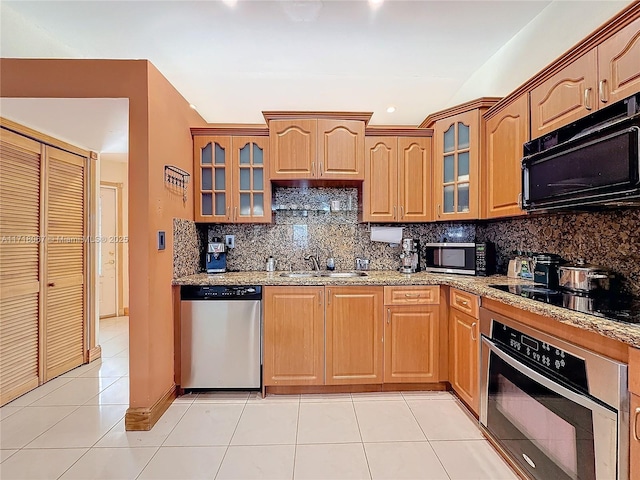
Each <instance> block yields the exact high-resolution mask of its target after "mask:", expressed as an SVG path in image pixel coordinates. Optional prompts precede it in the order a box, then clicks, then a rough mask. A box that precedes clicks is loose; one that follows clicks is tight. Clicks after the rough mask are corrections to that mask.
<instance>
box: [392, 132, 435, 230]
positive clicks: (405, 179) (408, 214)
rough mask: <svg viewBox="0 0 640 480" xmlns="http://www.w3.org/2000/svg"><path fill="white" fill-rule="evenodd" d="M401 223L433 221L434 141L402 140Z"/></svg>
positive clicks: (399, 215)
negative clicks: (432, 147)
mask: <svg viewBox="0 0 640 480" xmlns="http://www.w3.org/2000/svg"><path fill="white" fill-rule="evenodd" d="M398 164H399V165H398V166H399V168H398V176H399V183H400V188H399V192H400V198H399V205H398V217H397V218H398V220H399V221H401V222H428V221H430V220H431V211H432V207H431V139H430V138H406V137H399V138H398Z"/></svg>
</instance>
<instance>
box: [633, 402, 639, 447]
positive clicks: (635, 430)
mask: <svg viewBox="0 0 640 480" xmlns="http://www.w3.org/2000/svg"><path fill="white" fill-rule="evenodd" d="M638 416H640V407H638V408H636V413H634V415H633V438H634V439H635V441H636V442H640V436H638V427H640V424H639V423H638Z"/></svg>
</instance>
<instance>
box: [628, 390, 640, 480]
mask: <svg viewBox="0 0 640 480" xmlns="http://www.w3.org/2000/svg"><path fill="white" fill-rule="evenodd" d="M630 397H631V405H630V410H629V411H630V412H631V413H630V417H631V437H630V439H629V442H630V443H631V455H630V467H631V468H630V470H629V472H630V474H631V480H640V396H638V395H634V394H631V395H630Z"/></svg>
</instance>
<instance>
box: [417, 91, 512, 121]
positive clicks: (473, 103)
mask: <svg viewBox="0 0 640 480" xmlns="http://www.w3.org/2000/svg"><path fill="white" fill-rule="evenodd" d="M501 99H502V97H480V98H476V99H475V100H470V101H468V102H465V103H461V104H460V105H456V106H454V107H451V108H447V109H445V110H440V111H439V112H436V113H432V114H431V115H429V116H428V117H427V118H425V119H424V120H423V122H422V123H421V124H420V125H418V127H419V128H426V127H433V125H434V124H435V123H436V122H437V121H438V120H442V119H443V118H448V117H451V116H453V115H458V114H459V113H465V112H468V111H470V110H476V109H478V108H491V107H493V106H494V105H495V104H496V103H498V102H499V101H500V100H501Z"/></svg>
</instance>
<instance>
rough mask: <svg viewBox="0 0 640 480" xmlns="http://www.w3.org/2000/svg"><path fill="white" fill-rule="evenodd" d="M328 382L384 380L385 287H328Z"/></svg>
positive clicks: (328, 383) (373, 381) (380, 381)
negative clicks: (383, 327) (383, 324)
mask: <svg viewBox="0 0 640 480" xmlns="http://www.w3.org/2000/svg"><path fill="white" fill-rule="evenodd" d="M326 293H327V307H326V325H327V333H326V349H327V352H326V383H327V385H338V384H357V383H367V384H377V383H382V360H383V358H382V335H383V331H382V321H383V320H382V317H383V294H382V287H377V288H371V287H331V288H329V287H327V292H326Z"/></svg>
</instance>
